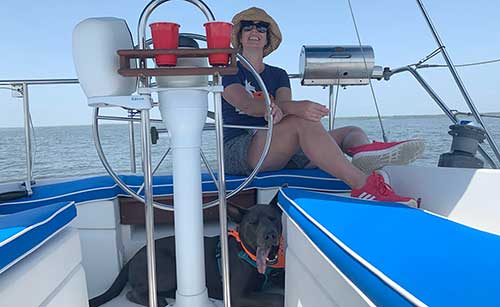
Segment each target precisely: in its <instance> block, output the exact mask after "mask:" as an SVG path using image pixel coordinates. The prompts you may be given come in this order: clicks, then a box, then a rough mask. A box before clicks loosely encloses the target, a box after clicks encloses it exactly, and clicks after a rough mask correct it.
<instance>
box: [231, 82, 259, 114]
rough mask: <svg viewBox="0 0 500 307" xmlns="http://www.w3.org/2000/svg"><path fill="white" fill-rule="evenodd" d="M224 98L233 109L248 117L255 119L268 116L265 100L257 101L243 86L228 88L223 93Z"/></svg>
mask: <svg viewBox="0 0 500 307" xmlns="http://www.w3.org/2000/svg"><path fill="white" fill-rule="evenodd" d="M222 97H224V99H225V100H226V101H227V102H229V103H230V104H231V105H232V106H233V107H235V108H237V109H238V110H241V111H242V112H244V113H245V114H247V115H250V116H253V117H263V116H264V115H266V103H265V102H264V101H263V100H260V99H255V98H254V97H253V96H252V95H251V94H250V93H248V92H247V91H246V90H245V88H244V87H243V85H241V84H236V83H235V84H231V85H229V86H227V87H226V88H225V89H224V92H223V93H222Z"/></svg>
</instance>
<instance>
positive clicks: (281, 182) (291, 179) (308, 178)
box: [0, 169, 350, 215]
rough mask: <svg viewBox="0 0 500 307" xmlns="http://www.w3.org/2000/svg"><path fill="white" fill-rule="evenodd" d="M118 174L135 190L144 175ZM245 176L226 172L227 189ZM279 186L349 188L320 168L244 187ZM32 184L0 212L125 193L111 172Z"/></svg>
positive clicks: (264, 177)
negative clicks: (28, 193)
mask: <svg viewBox="0 0 500 307" xmlns="http://www.w3.org/2000/svg"><path fill="white" fill-rule="evenodd" d="M120 178H121V179H122V180H123V181H124V182H125V184H127V186H128V187H129V188H131V189H132V190H134V191H138V190H139V188H140V186H141V185H142V182H143V179H144V178H143V177H142V176H140V175H120ZM245 179H246V177H243V176H227V177H226V187H227V191H232V190H233V189H235V188H237V187H238V186H239V185H240V184H241V183H243V181H244V180H245ZM282 186H289V187H300V188H304V189H312V190H317V191H318V190H319V191H325V192H342V191H350V188H349V186H347V185H346V184H345V183H344V182H342V181H341V180H339V179H336V178H334V177H332V176H330V175H329V174H327V173H325V172H323V171H321V170H319V169H307V170H282V171H275V172H264V173H260V174H258V175H257V176H256V177H255V179H254V180H253V181H252V182H251V183H250V185H249V186H248V187H247V188H246V189H247V190H249V189H270V188H279V187H282ZM32 188H33V194H32V195H31V196H29V197H23V198H19V199H16V200H13V201H9V202H4V203H0V215H1V214H10V213H13V212H18V211H20V210H27V209H31V208H35V207H39V206H44V205H47V204H52V203H54V202H60V201H74V202H76V203H77V204H79V203H83V202H87V201H94V200H105V199H113V198H115V197H117V196H122V195H123V196H127V195H128V194H126V193H125V192H124V191H122V189H121V188H119V187H118V185H117V184H116V183H115V182H114V181H113V179H112V178H111V177H110V176H95V177H88V178H83V179H76V180H69V181H64V182H60V183H54V184H46V185H34V186H33V187H32ZM202 188H203V192H204V193H209V192H216V191H217V189H216V186H215V184H214V182H213V180H212V178H211V177H210V175H209V174H203V175H202ZM153 193H154V194H155V196H169V195H172V194H173V178H172V176H155V177H154V178H153Z"/></svg>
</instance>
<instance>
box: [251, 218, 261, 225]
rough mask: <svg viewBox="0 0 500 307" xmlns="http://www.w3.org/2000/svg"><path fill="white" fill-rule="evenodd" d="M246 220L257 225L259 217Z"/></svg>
mask: <svg viewBox="0 0 500 307" xmlns="http://www.w3.org/2000/svg"><path fill="white" fill-rule="evenodd" d="M248 222H249V223H250V224H252V225H257V224H258V223H259V219H258V218H250V219H249V220H248Z"/></svg>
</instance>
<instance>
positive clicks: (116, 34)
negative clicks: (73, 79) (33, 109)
mask: <svg viewBox="0 0 500 307" xmlns="http://www.w3.org/2000/svg"><path fill="white" fill-rule="evenodd" d="M133 48H134V44H133V40H132V35H131V33H130V30H129V28H128V26H127V23H126V22H125V20H123V19H119V18H114V17H100V18H89V19H85V20H84V21H82V22H80V23H79V24H78V25H76V27H75V29H74V30H73V61H74V63H75V68H76V73H77V76H78V79H79V80H80V85H81V87H82V89H83V91H84V92H85V94H86V95H87V97H88V98H91V97H103V96H128V95H131V94H132V93H133V92H135V91H136V88H137V78H135V77H123V76H121V75H119V74H118V69H119V67H120V61H119V60H120V57H119V56H118V54H117V53H116V52H117V50H119V49H133ZM131 67H132V68H136V63H135V61H133V62H132V63H131Z"/></svg>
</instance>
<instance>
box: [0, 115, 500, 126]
mask: <svg viewBox="0 0 500 307" xmlns="http://www.w3.org/2000/svg"><path fill="white" fill-rule="evenodd" d="M481 114H487V115H499V116H500V112H484V113H481ZM432 117H446V115H444V114H423V115H385V116H382V119H392V118H395V119H405V118H432ZM336 119H339V120H356V119H357V120H369V119H377V116H345V117H337V118H336ZM323 120H325V118H324V119H323ZM137 124H139V123H137ZM103 125H104V126H109V125H126V123H122V122H119V123H116V124H110V123H107V124H103ZM90 126H92V125H91V124H88V125H62V126H35V128H56V127H90ZM0 129H5V130H6V129H23V127H22V126H17V127H0Z"/></svg>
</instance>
